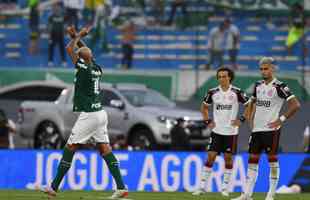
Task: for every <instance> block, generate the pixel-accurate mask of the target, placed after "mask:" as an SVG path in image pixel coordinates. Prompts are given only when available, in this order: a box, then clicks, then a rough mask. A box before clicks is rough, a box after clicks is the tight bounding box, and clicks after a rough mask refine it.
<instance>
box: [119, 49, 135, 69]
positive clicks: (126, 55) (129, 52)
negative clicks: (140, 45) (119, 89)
mask: <svg viewBox="0 0 310 200" xmlns="http://www.w3.org/2000/svg"><path fill="white" fill-rule="evenodd" d="M122 53H123V57H122V66H123V67H124V68H126V69H130V68H131V65H132V58H133V53H134V49H133V45H132V44H128V43H127V44H123V45H122Z"/></svg>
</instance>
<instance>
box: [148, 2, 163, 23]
mask: <svg viewBox="0 0 310 200" xmlns="http://www.w3.org/2000/svg"><path fill="white" fill-rule="evenodd" d="M147 5H148V6H149V7H150V8H151V9H150V12H151V16H152V18H154V20H152V22H151V23H150V25H153V24H159V25H164V16H165V2H164V0H149V1H147Z"/></svg>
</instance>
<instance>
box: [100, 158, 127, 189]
mask: <svg viewBox="0 0 310 200" xmlns="http://www.w3.org/2000/svg"><path fill="white" fill-rule="evenodd" d="M103 158H104V160H105V162H106V163H107V165H108V168H109V170H110V172H111V174H112V176H113V178H114V180H115V182H116V186H117V189H120V190H122V189H125V185H124V182H123V179H122V176H121V172H120V170H119V167H118V165H119V163H118V161H117V159H116V158H115V156H114V154H113V153H112V152H111V153H109V154H107V155H105V156H103Z"/></svg>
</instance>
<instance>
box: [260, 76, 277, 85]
mask: <svg viewBox="0 0 310 200" xmlns="http://www.w3.org/2000/svg"><path fill="white" fill-rule="evenodd" d="M263 81H264V84H265V85H266V86H268V85H272V84H273V83H274V82H276V81H277V79H276V78H273V79H272V81H271V82H270V83H268V84H266V81H265V80H263Z"/></svg>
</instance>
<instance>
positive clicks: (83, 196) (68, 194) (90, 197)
mask: <svg viewBox="0 0 310 200" xmlns="http://www.w3.org/2000/svg"><path fill="white" fill-rule="evenodd" d="M111 194H112V193H111V192H99V191H65V192H60V193H58V195H57V197H56V198H54V200H96V199H98V200H99V199H102V200H104V199H109V198H108V197H109V196H110V195H111ZM238 195H239V194H237V193H234V194H232V195H231V198H233V197H236V196H238ZM264 198H265V194H263V193H256V194H255V195H254V200H264ZM44 199H47V197H46V196H45V194H43V193H41V192H39V191H25V190H0V200H44ZM203 199H208V200H209V199H210V200H225V199H226V200H228V199H230V198H225V197H222V196H221V195H220V194H219V193H207V194H205V195H202V196H192V195H191V193H189V192H131V193H129V196H128V197H127V198H126V199H121V200H203ZM308 199H310V193H303V194H281V195H277V196H276V198H275V200H308Z"/></svg>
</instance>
